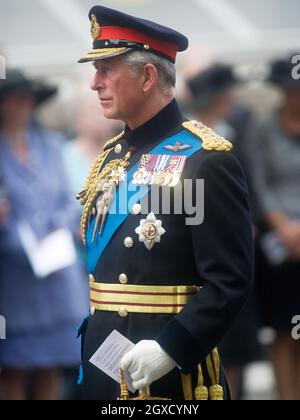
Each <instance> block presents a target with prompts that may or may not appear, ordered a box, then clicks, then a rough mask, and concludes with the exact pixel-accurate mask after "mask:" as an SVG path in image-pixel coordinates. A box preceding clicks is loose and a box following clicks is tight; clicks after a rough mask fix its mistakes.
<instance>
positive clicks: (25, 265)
mask: <svg viewBox="0 0 300 420" xmlns="http://www.w3.org/2000/svg"><path fill="white" fill-rule="evenodd" d="M55 92H56V89H54V88H52V87H49V86H46V85H44V84H43V83H41V82H36V81H32V80H29V79H27V78H26V77H25V76H24V75H23V74H22V73H21V72H19V71H9V72H8V74H7V79H6V80H2V81H0V169H1V175H2V177H3V184H4V185H5V191H6V201H8V202H9V206H10V210H9V211H8V209H7V208H6V212H4V211H2V216H3V217H1V220H0V222H1V224H0V314H1V315H2V316H4V317H5V319H6V327H7V331H6V337H7V339H6V340H1V341H0V368H1V370H2V373H1V376H0V386H1V392H2V394H1V398H3V399H26V398H28V397H31V398H33V399H57V398H59V367H62V366H74V365H76V364H78V362H79V356H80V355H79V353H80V351H79V349H78V347H77V343H76V326H77V325H78V323H79V321H80V320H81V318H82V316H83V315H84V314H85V311H86V308H85V304H84V300H83V299H84V289H83V287H84V286H83V284H82V277H83V276H82V275H81V270H80V267H79V266H78V264H77V263H76V264H73V265H69V266H66V268H64V269H62V270H60V271H56V272H54V273H53V274H51V275H48V276H47V277H46V278H43V279H38V278H37V276H36V275H35V274H34V271H33V269H32V266H31V265H30V263H29V259H28V257H27V256H26V253H25V251H24V249H23V246H22V241H21V239H20V235H19V230H18V226H19V225H20V223H24V222H25V223H26V224H27V225H28V226H30V228H31V231H32V232H33V234H34V235H35V236H36V238H37V239H38V240H42V239H44V238H45V237H47V235H49V234H50V233H51V232H53V231H55V230H57V229H60V228H64V229H68V230H69V231H70V230H72V229H73V227H74V225H73V221H72V220H73V208H72V206H70V200H69V194H68V188H67V185H66V182H65V177H64V171H63V169H62V163H61V160H60V149H59V146H58V144H57V140H58V136H57V135H55V134H53V133H48V132H45V131H44V130H42V129H41V128H40V127H37V125H36V124H35V125H33V124H31V123H32V119H33V113H34V111H35V109H36V107H37V106H38V105H40V104H41V103H43V102H44V101H46V99H48V98H50V97H51V96H52V95H53V94H54V93H55ZM74 216H75V219H74V223H76V211H75V213H74ZM28 373H33V376H32V377H31V380H30V384H31V388H30V395H27V393H26V391H27V387H26V384H28Z"/></svg>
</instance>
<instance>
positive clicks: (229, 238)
mask: <svg viewBox="0 0 300 420" xmlns="http://www.w3.org/2000/svg"><path fill="white" fill-rule="evenodd" d="M183 121H184V118H183V117H182V115H181V113H180V111H179V108H178V106H177V103H176V101H175V100H174V101H173V102H172V103H171V104H169V105H168V106H167V107H166V108H165V109H164V110H162V111H161V112H160V113H159V114H158V115H156V116H155V117H154V118H153V119H152V120H150V121H148V122H147V123H145V124H144V125H143V126H141V127H139V128H137V129H136V130H133V131H130V130H129V129H128V128H126V130H125V136H124V138H123V139H121V140H120V141H119V142H118V143H119V144H121V145H122V148H123V151H122V153H121V155H116V154H115V152H114V149H113V150H112V152H111V153H110V155H109V157H108V161H110V160H112V159H119V158H120V157H122V156H124V155H125V154H126V152H127V151H128V150H129V148H131V147H134V148H135V154H134V156H133V157H132V158H131V160H130V162H131V166H132V165H134V164H135V163H137V162H138V161H139V160H140V157H141V155H142V154H143V153H147V152H148V153H149V152H150V151H151V149H153V147H154V146H155V145H157V144H159V143H160V142H161V141H162V140H163V139H165V138H167V137H169V136H171V135H173V134H174V133H176V132H178V131H180V130H182V122H183ZM199 141H201V140H200V139H199ZM182 179H193V180H194V181H195V180H196V179H203V180H204V183H205V192H204V198H205V200H204V211H205V213H204V222H203V223H202V224H200V225H197V226H186V224H185V218H186V215H185V214H181V215H176V214H171V215H164V214H156V217H157V219H159V220H161V221H162V226H163V228H164V229H165V231H166V233H165V234H164V235H163V236H162V238H161V242H160V243H157V244H155V246H154V248H153V249H152V250H151V251H148V250H147V249H146V247H145V245H144V244H143V243H141V242H139V240H138V236H137V234H136V233H135V229H136V228H137V227H138V226H139V224H140V220H141V219H144V218H145V215H143V214H139V215H133V214H130V215H129V217H128V218H127V219H126V221H125V222H124V223H123V224H122V225H121V226H120V227H119V229H118V231H117V232H116V233H115V235H114V236H113V237H112V239H111V241H110V243H109V244H108V246H107V247H106V249H105V251H104V253H103V254H102V257H101V260H100V262H99V263H98V265H97V267H96V269H95V272H94V276H95V278H96V281H97V282H100V283H115V284H116V283H119V276H120V274H122V273H124V274H126V275H127V277H128V284H136V285H164V286H168V285H196V286H202V289H201V290H200V292H199V293H198V294H196V295H195V296H194V297H193V298H192V299H191V301H190V302H189V303H188V304H187V305H186V306H185V308H184V309H183V310H182V311H181V312H180V313H179V314H177V315H169V314H136V313H129V314H128V316H127V317H125V318H122V317H120V316H119V314H118V313H117V312H105V311H96V313H95V315H94V316H93V317H90V319H89V321H88V324H87V330H86V333H85V339H84V340H83V341H84V346H83V348H84V352H83V374H84V377H83V398H84V399H96V400H101V399H102V400H103V399H110V400H112V399H115V398H116V397H117V396H118V395H119V385H118V384H117V383H116V382H114V381H113V380H112V379H110V378H109V377H108V376H106V375H105V374H104V373H102V372H101V371H100V370H99V369H97V368H96V367H94V366H93V365H92V364H91V363H89V359H90V358H91V357H92V355H93V354H94V353H95V352H96V351H97V349H98V348H99V346H100V345H101V344H102V343H103V342H104V340H105V339H106V338H107V337H108V335H109V334H110V333H111V332H112V331H113V330H118V331H119V332H120V333H121V334H123V335H125V336H126V337H127V338H128V339H129V340H131V341H132V342H134V343H138V342H139V341H140V340H144V339H148V340H157V341H158V343H159V344H160V345H161V346H162V347H163V348H164V349H165V351H166V352H167V353H168V354H169V355H170V356H171V357H172V358H173V359H174V360H175V361H176V362H177V364H178V366H180V367H181V369H182V371H183V372H184V373H190V372H192V374H193V385H194V386H196V385H197V365H198V363H199V362H201V361H203V360H204V359H205V357H206V356H207V355H208V354H209V353H210V352H211V351H212V350H213V348H215V347H216V345H218V343H219V342H220V341H221V339H222V338H223V337H224V335H225V333H226V332H227V330H228V329H229V328H230V326H231V325H232V323H233V321H234V320H235V318H236V317H237V315H238V313H239V311H240V310H241V308H242V306H243V304H244V303H245V300H246V299H247V295H248V293H249V289H250V287H251V281H252V270H253V244H252V227H251V217H250V212H249V204H248V190H247V185H246V181H245V176H244V173H243V170H242V168H241V166H240V164H239V162H238V161H237V159H236V158H235V156H234V155H233V154H232V153H230V152H229V153H226V152H216V151H206V150H204V149H201V150H200V151H198V152H196V153H195V154H193V155H192V156H191V157H190V158H189V159H188V161H187V163H186V166H185V169H184V172H183V175H182ZM126 237H132V238H133V239H134V245H133V247H132V248H126V247H125V246H124V239H125V238H126ZM83 330H84V329H82V331H83ZM83 335H84V334H83ZM204 375H205V378H206V379H205V380H206V385H208V386H209V383H207V381H208V379H207V372H204ZM221 384H223V385H224V384H225V381H224V376H223V375H222V378H221ZM225 386H226V385H225ZM181 388H182V387H181V380H180V370H179V369H177V368H176V369H174V370H173V371H172V372H171V373H169V374H168V375H166V376H165V377H164V378H161V379H160V380H158V381H157V382H155V383H153V384H152V386H151V394H152V395H157V396H161V397H169V398H172V399H183V394H182V389H181ZM225 396H226V392H225ZM227 397H228V395H227Z"/></svg>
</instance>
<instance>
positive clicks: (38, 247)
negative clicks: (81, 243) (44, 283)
mask: <svg viewBox="0 0 300 420" xmlns="http://www.w3.org/2000/svg"><path fill="white" fill-rule="evenodd" d="M18 232H19V235H20V239H21V243H22V246H23V249H24V251H25V253H26V255H27V258H28V260H29V262H30V264H31V267H32V270H33V272H34V274H35V275H36V276H37V277H38V278H45V277H47V276H49V275H50V274H52V273H55V272H57V271H60V270H62V269H64V268H67V267H69V266H71V265H73V264H74V263H75V261H76V258H77V254H76V248H75V244H74V240H73V237H72V234H71V232H70V231H69V230H67V229H59V230H56V231H54V232H53V233H51V234H49V235H48V236H46V237H45V238H43V239H42V240H41V241H39V240H38V239H37V238H36V236H35V234H34V232H33V230H32V228H31V227H30V225H29V224H27V223H21V224H19V225H18Z"/></svg>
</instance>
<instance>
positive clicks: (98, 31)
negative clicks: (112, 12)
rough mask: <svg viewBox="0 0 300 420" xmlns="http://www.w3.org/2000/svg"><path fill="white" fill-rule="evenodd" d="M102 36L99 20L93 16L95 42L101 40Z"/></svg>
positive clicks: (92, 29) (92, 33)
mask: <svg viewBox="0 0 300 420" xmlns="http://www.w3.org/2000/svg"><path fill="white" fill-rule="evenodd" d="M100 34H101V26H100V25H99V23H98V22H97V18H96V16H95V15H92V16H91V35H92V38H93V39H94V40H96V39H97V38H99V36H100Z"/></svg>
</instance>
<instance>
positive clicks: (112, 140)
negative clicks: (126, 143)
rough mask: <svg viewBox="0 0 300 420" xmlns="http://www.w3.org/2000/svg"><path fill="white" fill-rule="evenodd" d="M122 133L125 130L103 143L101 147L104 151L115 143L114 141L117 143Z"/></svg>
mask: <svg viewBox="0 0 300 420" xmlns="http://www.w3.org/2000/svg"><path fill="white" fill-rule="evenodd" d="M124 134H125V131H122V133H120V134H119V135H118V136H116V137H114V138H113V139H111V140H109V141H108V142H107V143H105V145H104V147H103V151H104V152H105V151H106V150H108V149H110V148H112V147H113V146H114V145H115V143H117V142H118V141H119V140H121V138H122V137H124Z"/></svg>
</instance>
